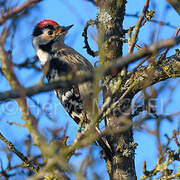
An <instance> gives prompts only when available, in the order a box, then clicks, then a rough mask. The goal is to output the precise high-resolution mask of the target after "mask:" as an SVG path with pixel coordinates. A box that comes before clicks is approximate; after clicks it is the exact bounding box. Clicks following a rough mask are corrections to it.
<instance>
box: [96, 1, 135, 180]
mask: <svg viewBox="0 0 180 180" xmlns="http://www.w3.org/2000/svg"><path fill="white" fill-rule="evenodd" d="M97 5H98V46H99V58H100V64H101V65H104V64H108V63H112V62H113V61H115V60H116V59H117V58H118V57H120V56H122V45H123V43H122V41H121V40H120V38H121V37H123V20H124V15H125V5H126V0H109V1H107V0H98V1H97ZM107 78H109V79H110V77H107ZM107 78H106V79H105V80H104V82H105V81H106V82H107V80H108V79H107ZM111 78H112V77H111ZM119 78H121V77H119ZM119 78H118V77H117V76H116V78H114V79H113V80H111V81H117V80H119ZM115 79H116V80H115ZM112 90H113V89H112V88H111V87H110V86H109V85H107V87H106V89H105V90H104V99H105V98H106V97H107V96H108V95H109V94H112V93H111V92H112ZM115 98H116V99H117V98H118V97H115ZM130 102H131V99H130V100H129V101H128V102H125V101H124V102H123V103H122V106H121V107H119V108H120V109H114V110H113V112H114V113H112V114H111V115H110V116H108V117H107V118H106V125H107V126H110V125H115V124H118V125H119V124H121V126H124V127H125V128H124V129H126V130H124V131H123V132H122V131H121V132H120V133H116V134H114V135H113V136H110V137H108V140H109V141H110V143H111V146H112V150H113V157H112V159H108V160H106V164H107V172H108V174H109V177H110V179H112V180H121V179H132V180H133V179H136V173H135V166H134V149H133V148H132V146H133V133H132V126H131V125H128V126H127V124H129V122H127V123H125V121H124V120H125V119H126V120H127V121H128V118H127V116H126V117H125V116H122V111H120V110H122V108H123V106H124V105H126V107H125V110H127V109H128V107H129V105H130ZM127 104H128V106H127Z"/></svg>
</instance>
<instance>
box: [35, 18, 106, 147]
mask: <svg viewBox="0 0 180 180" xmlns="http://www.w3.org/2000/svg"><path fill="white" fill-rule="evenodd" d="M71 27H72V25H71V26H67V27H63V26H60V25H58V24H57V23H56V22H55V21H52V20H49V19H46V20H43V21H41V22H39V23H38V24H37V25H36V27H35V29H34V31H33V46H34V48H35V50H36V53H37V56H38V57H39V59H40V62H41V65H42V67H43V71H44V74H45V75H46V77H47V79H48V81H50V82H51V81H54V80H58V79H59V78H60V77H62V76H68V74H69V73H72V74H73V73H74V72H75V73H74V74H75V75H76V74H78V75H79V74H83V73H84V74H85V73H93V71H94V68H93V66H92V65H91V64H90V63H89V61H88V60H87V59H85V58H84V57H83V56H82V55H80V54H79V53H78V52H77V51H75V50H74V49H73V48H71V47H69V46H67V45H66V44H64V37H65V35H66V33H67V32H68V30H69V29H70V28H71ZM92 89H93V87H92V83H91V82H85V83H83V84H77V85H73V86H71V87H69V88H59V89H57V90H55V94H56V96H57V97H58V99H59V100H60V102H61V104H62V105H63V106H64V108H65V109H66V111H67V112H68V114H69V115H70V116H71V117H72V119H73V120H74V121H75V122H76V123H79V122H82V120H83V123H84V125H86V124H87V123H89V120H90V118H89V115H90V114H89V112H91V110H92V93H91V91H92ZM97 130H98V129H97ZM98 142H99V141H98ZM99 144H100V145H101V146H102V144H104V143H103V142H100V143H99ZM105 144H106V143H105Z"/></svg>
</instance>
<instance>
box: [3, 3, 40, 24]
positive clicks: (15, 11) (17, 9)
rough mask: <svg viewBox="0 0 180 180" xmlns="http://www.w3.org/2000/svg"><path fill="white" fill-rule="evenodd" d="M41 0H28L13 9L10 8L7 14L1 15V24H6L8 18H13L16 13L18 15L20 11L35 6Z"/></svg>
mask: <svg viewBox="0 0 180 180" xmlns="http://www.w3.org/2000/svg"><path fill="white" fill-rule="evenodd" d="M40 1H41V0H27V1H26V2H24V3H23V4H21V5H20V6H17V7H15V8H13V9H11V10H9V11H8V12H7V13H6V14H5V15H3V16H1V17H0V25H2V24H4V23H5V22H6V21H7V20H8V19H10V18H12V17H13V16H15V15H18V14H19V13H20V12H22V11H24V10H25V9H27V8H29V7H30V6H33V5H34V4H36V3H38V2H40Z"/></svg>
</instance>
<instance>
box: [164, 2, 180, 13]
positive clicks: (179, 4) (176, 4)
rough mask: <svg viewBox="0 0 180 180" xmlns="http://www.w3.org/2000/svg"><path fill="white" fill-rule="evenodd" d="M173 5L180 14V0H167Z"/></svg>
mask: <svg viewBox="0 0 180 180" xmlns="http://www.w3.org/2000/svg"><path fill="white" fill-rule="evenodd" d="M166 1H168V2H169V3H170V4H171V6H172V7H173V8H174V9H175V10H176V12H177V13H178V14H180V0H166Z"/></svg>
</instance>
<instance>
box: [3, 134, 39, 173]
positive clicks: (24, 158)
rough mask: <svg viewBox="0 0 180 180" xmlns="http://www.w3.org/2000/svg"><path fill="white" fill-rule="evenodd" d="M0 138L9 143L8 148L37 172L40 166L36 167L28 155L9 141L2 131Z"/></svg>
mask: <svg viewBox="0 0 180 180" xmlns="http://www.w3.org/2000/svg"><path fill="white" fill-rule="evenodd" d="M0 139H1V140H2V141H3V142H4V143H5V144H6V145H7V147H8V149H9V150H10V151H12V152H14V153H15V154H16V155H17V156H18V157H19V158H20V159H21V160H22V161H23V162H24V163H25V166H26V167H28V168H30V169H32V170H33V171H34V172H35V173H37V171H38V169H39V168H38V167H35V166H34V165H33V164H31V163H30V162H29V160H28V158H27V157H26V156H24V155H23V154H22V153H21V152H20V151H18V150H17V149H16V148H15V147H14V145H13V144H12V143H11V142H10V141H8V140H7V139H6V138H5V137H4V136H3V135H2V133H0Z"/></svg>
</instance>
